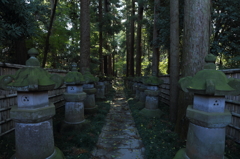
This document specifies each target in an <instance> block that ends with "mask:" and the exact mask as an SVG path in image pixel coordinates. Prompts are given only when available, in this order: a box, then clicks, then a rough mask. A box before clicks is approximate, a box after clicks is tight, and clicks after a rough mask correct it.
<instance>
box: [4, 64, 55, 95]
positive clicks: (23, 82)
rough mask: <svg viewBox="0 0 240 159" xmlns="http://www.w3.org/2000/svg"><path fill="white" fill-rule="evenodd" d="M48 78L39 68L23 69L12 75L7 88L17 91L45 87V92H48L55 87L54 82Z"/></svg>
mask: <svg viewBox="0 0 240 159" xmlns="http://www.w3.org/2000/svg"><path fill="white" fill-rule="evenodd" d="M50 76H51V75H50V74H49V73H48V72H47V71H45V70H44V69H42V68H40V67H24V68H21V69H19V70H18V71H17V73H16V74H15V75H13V81H12V82H11V83H9V84H8V85H7V87H8V89H12V90H18V91H19V90H21V88H23V87H29V88H31V89H32V90H38V87H45V88H46V90H49V89H50V88H52V86H53V87H54V86H55V82H54V81H52V80H51V79H50ZM47 86H49V88H48V87H47ZM23 91H24V90H23ZM25 91H26V90H25Z"/></svg>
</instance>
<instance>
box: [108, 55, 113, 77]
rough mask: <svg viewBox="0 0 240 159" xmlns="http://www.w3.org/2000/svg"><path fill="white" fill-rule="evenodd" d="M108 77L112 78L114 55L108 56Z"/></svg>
mask: <svg viewBox="0 0 240 159" xmlns="http://www.w3.org/2000/svg"><path fill="white" fill-rule="evenodd" d="M108 75H109V76H112V54H109V55H108Z"/></svg>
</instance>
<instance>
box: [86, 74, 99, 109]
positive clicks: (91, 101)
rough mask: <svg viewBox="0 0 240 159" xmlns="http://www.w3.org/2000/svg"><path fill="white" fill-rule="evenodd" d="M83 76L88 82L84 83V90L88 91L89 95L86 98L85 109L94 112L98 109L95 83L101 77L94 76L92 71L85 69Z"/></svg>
mask: <svg viewBox="0 0 240 159" xmlns="http://www.w3.org/2000/svg"><path fill="white" fill-rule="evenodd" d="M83 76H84V79H85V81H86V84H84V85H83V91H84V92H85V93H87V97H86V98H85V100H84V111H85V112H86V113H94V112H95V111H96V110H97V105H96V103H95V93H96V92H97V90H96V88H94V83H95V82H97V81H98V80H99V79H98V78H96V77H94V76H93V75H92V74H91V73H90V71H85V73H84V75H83Z"/></svg>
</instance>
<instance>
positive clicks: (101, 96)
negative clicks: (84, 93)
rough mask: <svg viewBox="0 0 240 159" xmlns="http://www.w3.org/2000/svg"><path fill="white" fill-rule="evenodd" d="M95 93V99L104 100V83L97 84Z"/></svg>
mask: <svg viewBox="0 0 240 159" xmlns="http://www.w3.org/2000/svg"><path fill="white" fill-rule="evenodd" d="M96 87H97V93H96V98H97V99H103V100H105V99H106V97H105V84H104V82H97V86H96Z"/></svg>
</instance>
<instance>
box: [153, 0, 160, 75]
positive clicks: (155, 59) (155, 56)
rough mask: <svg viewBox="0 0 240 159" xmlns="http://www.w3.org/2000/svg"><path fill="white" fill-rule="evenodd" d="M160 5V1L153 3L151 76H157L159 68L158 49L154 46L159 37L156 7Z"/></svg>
mask: <svg viewBox="0 0 240 159" xmlns="http://www.w3.org/2000/svg"><path fill="white" fill-rule="evenodd" d="M159 5H160V0H155V1H154V24H153V45H152V47H153V55H152V74H153V75H156V76H158V72H159V71H158V70H159V69H158V67H159V47H158V46H156V41H157V38H158V36H159V34H158V29H157V27H156V22H157V7H159Z"/></svg>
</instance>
